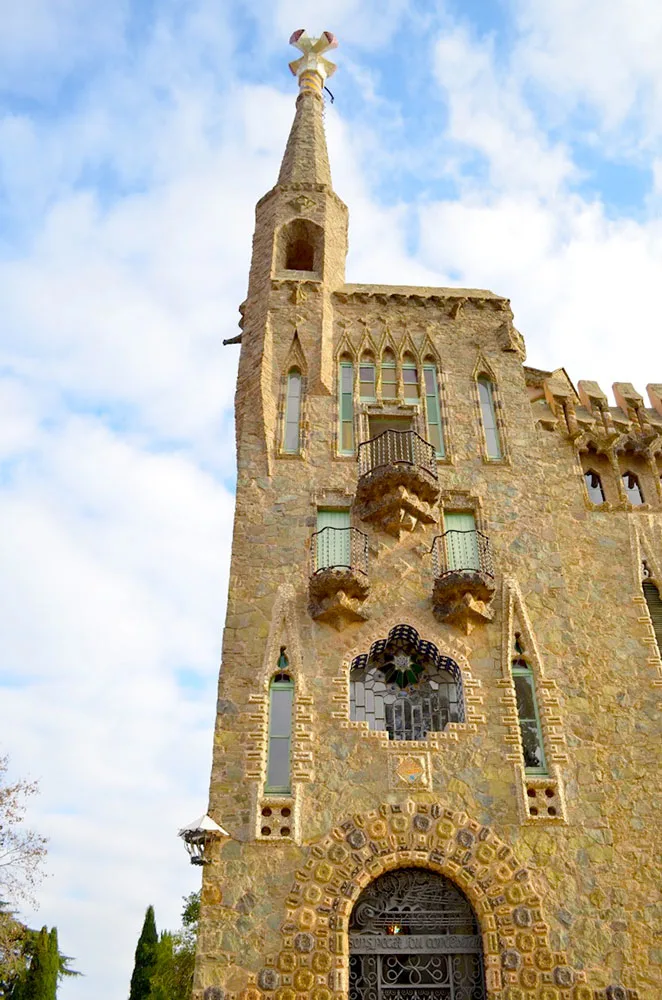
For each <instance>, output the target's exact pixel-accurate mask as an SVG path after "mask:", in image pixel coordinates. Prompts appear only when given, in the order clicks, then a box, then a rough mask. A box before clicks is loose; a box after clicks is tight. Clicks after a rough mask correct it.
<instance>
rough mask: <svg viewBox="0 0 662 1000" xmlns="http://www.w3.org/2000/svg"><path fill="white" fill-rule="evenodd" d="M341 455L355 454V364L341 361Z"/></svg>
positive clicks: (339, 391)
mask: <svg viewBox="0 0 662 1000" xmlns="http://www.w3.org/2000/svg"><path fill="white" fill-rule="evenodd" d="M338 393H339V408H340V441H339V446H338V450H339V451H340V454H341V455H353V454H354V364H353V363H352V362H351V361H341V362H340V368H339V375H338Z"/></svg>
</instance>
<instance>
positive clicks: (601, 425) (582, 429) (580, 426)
mask: <svg viewBox="0 0 662 1000" xmlns="http://www.w3.org/2000/svg"><path fill="white" fill-rule="evenodd" d="M524 373H525V378H526V385H527V388H528V391H529V397H530V399H531V403H532V406H533V409H534V415H535V417H536V419H537V421H538V422H539V423H540V424H541V425H542V426H543V427H545V428H546V429H547V430H559V431H560V432H561V433H562V434H564V435H565V436H567V437H568V438H569V439H570V440H572V441H573V442H575V444H576V447H577V448H578V449H579V450H580V451H581V450H585V449H586V448H588V447H594V448H595V449H596V450H597V451H607V450H609V449H612V450H613V451H623V450H631V451H635V452H640V453H646V452H648V453H650V454H653V453H655V452H659V451H662V385H660V384H659V383H653V382H651V383H649V384H648V385H647V386H646V391H647V394H648V399H649V401H650V406H645V405H644V398H643V396H642V395H641V394H640V393H638V392H637V390H636V389H635V388H634V386H633V385H632V384H631V383H630V382H614V384H613V386H612V390H613V393H614V398H615V400H616V406H610V405H609V401H608V398H607V395H606V393H605V392H603V390H602V389H601V388H600V386H599V385H598V383H597V382H592V381H588V380H581V381H580V382H578V383H577V388H575V386H574V385H573V383H572V382H571V380H570V378H569V376H568V374H567V372H566V371H565V369H564V368H557V369H556V371H553V372H547V371H542V370H541V369H537V368H528V367H525V368H524Z"/></svg>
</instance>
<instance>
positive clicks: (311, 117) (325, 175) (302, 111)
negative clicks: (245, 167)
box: [278, 28, 338, 187]
mask: <svg viewBox="0 0 662 1000" xmlns="http://www.w3.org/2000/svg"><path fill="white" fill-rule="evenodd" d="M290 44H291V45H295V46H296V48H298V49H299V50H300V51H301V52H302V53H303V55H302V56H301V57H300V58H299V59H295V60H294V61H293V62H291V63H290V69H291V71H292V73H293V75H294V76H296V77H297V78H298V80H299V96H298V97H297V109H296V114H295V116H294V121H293V123H292V128H291V130H290V135H289V138H288V140H287V146H286V147H285V155H284V156H283V162H282V164H281V168H280V174H279V175H278V183H279V184H326V185H328V186H329V187H331V170H330V168H329V154H328V153H327V149H326V138H325V135H324V124H323V122H322V110H323V108H324V98H323V97H322V87H323V86H324V81H325V80H326V78H327V77H329V76H331V74H332V73H334V72H335V69H336V67H335V65H334V63H332V62H330V61H329V60H328V59H325V58H324V56H323V53H324V52H327V51H328V50H329V49H335V48H336V47H337V45H338V41H337V39H336V37H335V35H332V34H331V32H330V31H325V32H323V33H322V34H321V35H320V37H319V38H310V37H309V36H308V35H307V34H306V32H305V31H304V30H303V28H302V29H300V30H299V31H295V32H294V34H293V35H292V37H291V38H290Z"/></svg>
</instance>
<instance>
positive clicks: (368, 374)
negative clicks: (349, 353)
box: [359, 354, 377, 402]
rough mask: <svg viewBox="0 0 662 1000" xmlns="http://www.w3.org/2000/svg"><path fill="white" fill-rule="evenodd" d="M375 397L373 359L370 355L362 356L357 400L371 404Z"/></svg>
mask: <svg viewBox="0 0 662 1000" xmlns="http://www.w3.org/2000/svg"><path fill="white" fill-rule="evenodd" d="M376 396H377V392H376V389H375V359H374V358H373V356H372V355H371V354H364V355H363V357H362V358H361V364H360V365H359V399H361V400H363V401H368V402H372V400H374V399H375V398H376Z"/></svg>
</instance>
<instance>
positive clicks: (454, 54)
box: [435, 27, 573, 195]
mask: <svg viewBox="0 0 662 1000" xmlns="http://www.w3.org/2000/svg"><path fill="white" fill-rule="evenodd" d="M435 56H436V58H435V73H436V76H437V79H438V80H439V83H440V84H441V85H442V86H443V87H444V88H445V90H446V93H447V100H448V113H449V134H450V137H452V138H453V139H454V140H456V141H457V142H459V143H462V144H465V145H466V146H468V147H470V148H471V149H473V150H476V151H477V152H478V153H480V154H482V155H483V156H484V157H485V158H486V160H487V163H488V168H489V178H490V182H491V183H492V184H494V185H495V186H496V187H498V188H500V189H502V190H504V189H505V190H512V191H518V192H520V191H529V190H533V191H536V192H538V193H540V194H545V195H548V194H552V193H553V192H555V191H556V190H557V189H558V187H559V186H560V185H561V184H562V183H563V182H564V181H567V180H568V179H569V177H570V176H571V175H572V173H573V166H572V163H571V161H570V159H569V157H568V154H567V152H566V150H565V149H564V148H563V146H562V145H561V144H559V143H551V142H550V141H549V140H548V139H547V137H546V135H545V134H544V132H543V131H542V130H541V129H540V128H539V127H538V124H537V122H536V119H535V116H534V114H533V112H532V111H531V110H530V108H529V107H528V106H527V104H526V102H525V100H524V98H523V96H522V93H521V91H520V86H519V83H518V80H517V79H516V78H515V77H513V76H511V75H510V74H509V73H508V72H506V71H499V70H497V66H496V63H495V58H494V50H493V42H492V41H491V40H489V39H488V40H484V41H477V40H475V39H472V38H471V36H470V35H469V32H468V31H467V29H465V28H463V27H457V28H454V29H450V30H447V31H444V33H443V34H442V35H441V37H440V39H439V41H438V43H437V46H436V52H435Z"/></svg>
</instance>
